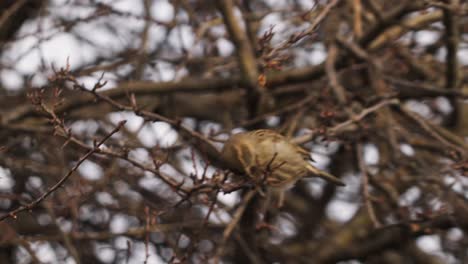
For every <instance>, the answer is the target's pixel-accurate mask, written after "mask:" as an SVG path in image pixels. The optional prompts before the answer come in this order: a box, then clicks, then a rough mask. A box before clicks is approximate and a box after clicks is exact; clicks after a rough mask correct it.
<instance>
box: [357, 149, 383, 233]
mask: <svg viewBox="0 0 468 264" xmlns="http://www.w3.org/2000/svg"><path fill="white" fill-rule="evenodd" d="M356 152H357V153H356V156H357V158H358V164H359V170H360V171H361V174H362V175H361V179H362V184H361V185H362V187H361V188H362V193H363V194H362V197H363V199H364V204H365V206H366V210H367V213H368V214H369V218H370V220H371V221H372V223H373V225H374V228H379V227H381V226H382V224H381V223H380V221H379V220H378V219H377V215H376V214H375V211H374V207H373V206H372V200H371V196H370V193H369V174H368V170H367V165H366V163H365V161H364V148H363V146H362V144H358V145H357V148H356Z"/></svg>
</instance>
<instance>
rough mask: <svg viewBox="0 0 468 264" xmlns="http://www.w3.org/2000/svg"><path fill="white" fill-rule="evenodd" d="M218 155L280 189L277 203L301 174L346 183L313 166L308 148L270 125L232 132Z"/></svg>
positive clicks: (236, 168)
mask: <svg viewBox="0 0 468 264" xmlns="http://www.w3.org/2000/svg"><path fill="white" fill-rule="evenodd" d="M221 158H222V160H223V161H224V163H225V165H226V167H227V168H228V169H230V170H231V171H233V172H235V173H238V174H239V173H240V174H243V175H246V176H247V177H249V178H250V179H251V180H253V181H254V182H256V183H260V184H265V185H266V186H269V187H272V188H273V189H275V190H277V191H279V193H280V197H279V201H278V207H281V205H282V203H283V199H284V191H286V190H288V189H289V188H291V187H292V186H294V184H295V183H296V182H297V181H298V180H300V179H302V178H304V177H320V178H323V179H325V180H327V181H329V182H332V183H333V184H335V185H338V186H344V185H345V184H344V183H343V182H342V181H341V180H340V179H339V178H337V177H335V176H333V175H331V174H329V173H327V172H325V171H322V170H319V169H317V168H316V167H314V166H313V165H312V164H311V163H310V161H312V159H311V157H310V153H309V151H307V150H305V149H303V148H302V147H300V146H298V145H296V144H294V143H292V142H290V141H289V140H288V138H286V137H285V136H283V135H281V134H279V133H277V132H275V131H273V130H269V129H259V130H253V131H248V132H242V133H238V134H234V135H232V136H231V137H230V138H229V139H228V140H227V141H226V142H225V143H224V146H223V148H222V151H221Z"/></svg>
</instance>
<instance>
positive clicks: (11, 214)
mask: <svg viewBox="0 0 468 264" xmlns="http://www.w3.org/2000/svg"><path fill="white" fill-rule="evenodd" d="M42 107H44V105H42ZM44 110H46V111H47V108H45V109H44ZM49 114H50V115H51V116H52V118H53V120H54V122H61V121H60V120H59V119H58V118H57V116H56V115H55V114H54V113H53V112H52V111H51V110H49ZM124 124H125V121H122V122H120V123H119V124H118V125H117V127H116V128H114V129H113V130H112V131H111V132H110V133H109V134H107V135H106V136H105V137H104V138H103V139H101V140H100V141H99V142H97V143H95V144H94V146H93V147H92V148H91V149H90V150H89V151H88V152H87V153H86V154H85V155H83V156H82V157H81V158H80V159H79V160H78V161H77V162H76V164H75V166H73V168H71V169H70V170H69V171H68V173H67V174H65V175H64V176H63V177H62V178H61V179H60V180H59V181H58V182H57V183H56V184H54V185H53V186H51V187H49V189H48V190H47V191H46V192H44V193H43V194H42V195H41V196H40V197H39V198H37V199H35V200H34V201H32V202H31V203H28V204H26V205H22V206H20V207H18V208H16V209H14V210H12V211H10V212H8V213H6V214H4V215H2V216H0V221H3V220H5V219H7V218H9V217H13V218H16V217H17V214H18V213H20V212H23V211H27V210H32V209H33V208H34V207H36V206H37V205H38V204H39V203H41V202H42V201H43V200H44V199H46V198H47V197H48V196H49V195H51V194H52V193H53V192H54V191H55V190H57V189H58V188H60V187H61V186H62V185H63V184H64V183H65V182H66V181H67V180H68V178H70V176H71V175H72V174H73V172H75V171H76V170H77V169H78V167H79V166H80V165H81V163H83V162H84V161H85V160H87V159H88V158H89V157H90V156H91V155H93V154H94V153H99V152H100V147H101V145H102V144H104V142H105V141H107V140H108V139H109V138H110V137H111V136H112V135H114V134H115V133H117V132H118V131H119V130H120V128H121V127H122V126H123V125H124Z"/></svg>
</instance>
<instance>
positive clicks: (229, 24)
mask: <svg viewBox="0 0 468 264" xmlns="http://www.w3.org/2000/svg"><path fill="white" fill-rule="evenodd" d="M216 3H217V5H218V8H219V10H220V11H221V14H222V16H223V20H224V24H225V25H226V28H227V30H228V32H229V36H230V37H231V39H232V41H233V43H234V45H235V46H236V53H237V59H238V61H239V65H240V68H241V71H242V76H243V78H244V80H243V81H244V82H245V85H246V86H248V87H249V88H250V89H256V87H257V79H258V69H257V60H256V58H255V52H254V49H253V47H252V46H251V45H250V41H249V38H248V36H247V34H246V33H245V32H244V31H243V29H242V27H241V25H240V23H239V22H237V21H236V20H237V19H238V18H236V16H235V14H234V3H233V1H232V0H219V1H216Z"/></svg>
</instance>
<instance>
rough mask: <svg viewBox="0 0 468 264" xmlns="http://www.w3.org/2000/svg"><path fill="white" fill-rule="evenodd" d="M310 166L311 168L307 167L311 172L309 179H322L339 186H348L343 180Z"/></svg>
mask: <svg viewBox="0 0 468 264" xmlns="http://www.w3.org/2000/svg"><path fill="white" fill-rule="evenodd" d="M309 165H310V166H307V168H308V170H309V171H310V174H309V175H308V176H307V177H320V178H322V179H324V180H326V181H329V182H331V183H333V184H335V185H338V186H345V185H346V184H344V182H343V181H342V180H341V179H339V178H337V177H336V176H333V175H331V174H330V173H327V172H325V171H322V170H319V169H317V168H315V167H314V166H312V164H309Z"/></svg>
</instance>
